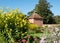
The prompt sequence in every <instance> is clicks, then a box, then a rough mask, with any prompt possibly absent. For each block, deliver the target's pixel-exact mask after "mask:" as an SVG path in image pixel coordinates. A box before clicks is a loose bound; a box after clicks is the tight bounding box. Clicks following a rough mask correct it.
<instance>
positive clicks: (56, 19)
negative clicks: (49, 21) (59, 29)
mask: <svg viewBox="0 0 60 43" xmlns="http://www.w3.org/2000/svg"><path fill="white" fill-rule="evenodd" d="M54 19H55V21H56V23H57V24H60V16H59V15H58V16H54Z"/></svg>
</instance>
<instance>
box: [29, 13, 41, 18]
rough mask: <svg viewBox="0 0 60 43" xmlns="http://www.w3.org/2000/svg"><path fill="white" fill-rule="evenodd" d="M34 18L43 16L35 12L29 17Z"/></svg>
mask: <svg viewBox="0 0 60 43" xmlns="http://www.w3.org/2000/svg"><path fill="white" fill-rule="evenodd" d="M33 18H42V17H41V16H40V15H39V14H37V13H33V14H32V15H31V16H30V17H29V19H33Z"/></svg>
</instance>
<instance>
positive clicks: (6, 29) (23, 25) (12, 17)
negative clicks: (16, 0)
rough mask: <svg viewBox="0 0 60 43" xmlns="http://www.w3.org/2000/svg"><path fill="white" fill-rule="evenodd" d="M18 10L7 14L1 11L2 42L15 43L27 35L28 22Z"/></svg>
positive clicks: (0, 29)
mask: <svg viewBox="0 0 60 43" xmlns="http://www.w3.org/2000/svg"><path fill="white" fill-rule="evenodd" d="M26 18H27V16H25V15H24V14H23V13H20V12H18V10H17V9H15V10H11V11H8V12H5V11H4V10H0V42H1V43H14V41H18V40H19V39H22V38H23V37H25V36H26V35H27V32H28V24H29V23H28V20H27V19H26Z"/></svg>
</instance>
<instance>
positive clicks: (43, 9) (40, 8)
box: [28, 0, 55, 24]
mask: <svg viewBox="0 0 60 43" xmlns="http://www.w3.org/2000/svg"><path fill="white" fill-rule="evenodd" d="M50 7H51V5H50V3H48V2H47V1H46V0H39V3H38V4H36V6H35V8H34V9H33V10H32V11H30V12H28V14H29V15H31V14H33V12H34V11H36V12H37V13H38V14H39V15H40V16H42V17H43V22H44V24H53V23H55V21H54V19H53V13H52V11H51V10H50Z"/></svg>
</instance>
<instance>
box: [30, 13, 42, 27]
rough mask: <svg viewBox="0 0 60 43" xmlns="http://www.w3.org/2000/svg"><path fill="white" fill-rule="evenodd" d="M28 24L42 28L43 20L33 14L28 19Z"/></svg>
mask: <svg viewBox="0 0 60 43" xmlns="http://www.w3.org/2000/svg"><path fill="white" fill-rule="evenodd" d="M29 22H30V23H32V24H36V25H38V26H42V25H43V18H42V17H41V16H40V15H39V14H37V13H36V12H35V13H33V14H32V15H31V16H30V17H29Z"/></svg>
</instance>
